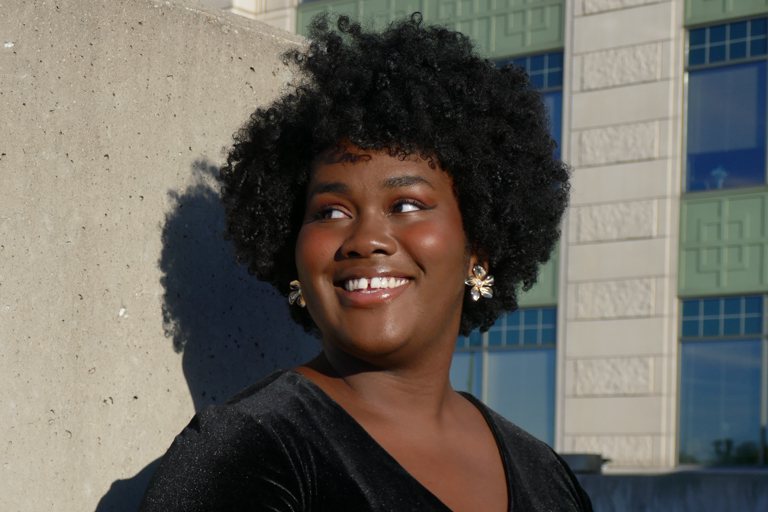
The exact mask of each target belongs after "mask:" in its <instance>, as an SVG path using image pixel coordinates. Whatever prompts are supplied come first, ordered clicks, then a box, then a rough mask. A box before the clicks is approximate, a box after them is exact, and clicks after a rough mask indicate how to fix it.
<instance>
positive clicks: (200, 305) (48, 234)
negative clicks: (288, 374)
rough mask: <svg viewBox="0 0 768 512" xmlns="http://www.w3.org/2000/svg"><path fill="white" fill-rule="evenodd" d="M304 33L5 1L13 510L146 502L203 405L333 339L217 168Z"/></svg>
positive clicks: (134, 7)
mask: <svg viewBox="0 0 768 512" xmlns="http://www.w3.org/2000/svg"><path fill="white" fill-rule="evenodd" d="M297 44H301V39H300V38H298V37H297V36H294V35H291V34H288V33H286V32H282V31H279V30H277V29H274V28H272V27H268V26H266V25H263V24H261V23H258V22H255V21H251V20H247V19H245V18H242V17H238V16H235V15H233V14H228V13H225V12H222V11H220V10H217V9H214V8H209V7H203V6H201V5H200V4H197V3H195V2H191V1H182V0H179V1H173V2H168V1H160V0H123V1H119V0H110V1H103V0H58V1H56V2H53V1H50V0H49V1H43V0H37V1H32V0H25V1H20V0H0V127H1V133H2V135H0V388H1V389H2V390H3V392H2V394H0V416H1V417H2V420H0V463H1V464H2V466H1V467H0V510H3V511H8V512H16V511H33V510H34V511H38V510H50V511H88V510H91V511H93V510H99V511H105V510H135V507H136V503H137V500H138V497H139V495H140V494H141V492H142V490H143V485H144V483H145V482H146V479H147V477H148V476H149V474H150V473H151V468H152V466H151V463H152V462H153V461H154V460H155V459H156V458H158V457H159V456H160V455H162V453H163V452H164V451H165V449H166V448H167V447H168V445H169V444H170V443H171V441H172V440H173V437H174V436H175V435H176V434H177V433H178V432H179V431H180V430H181V429H182V428H183V427H184V425H186V423H187V422H188V421H189V419H190V418H191V416H192V415H193V414H194V412H195V410H196V409H199V408H200V407H203V406H205V405H207V404H210V403H219V402H221V401H223V400H224V399H226V397H227V396H228V395H230V394H231V393H233V392H235V391H236V390H238V389H240V388H242V387H243V386H245V385H247V384H249V383H251V382H253V381H255V380H257V379H258V378H260V377H262V376H264V375H267V374H268V373H270V372H271V371H273V370H274V369H275V368H278V367H291V366H294V365H296V364H299V363H300V362H302V361H303V360H305V359H307V358H309V357H311V356H313V355H314V354H315V353H316V352H317V350H318V344H317V342H316V341H314V340H312V339H307V338H306V337H305V336H304V335H303V334H302V333H301V332H299V331H298V329H296V328H295V327H294V326H293V324H292V323H291V322H290V320H289V319H288V316H287V305H286V304H285V301H284V299H282V298H281V297H279V296H276V295H275V294H274V293H273V292H272V291H271V290H270V289H269V288H267V287H265V286H263V285H260V284H259V283H257V282H256V281H255V280H254V279H252V278H250V277H249V276H248V275H247V273H246V272H245V271H244V270H243V269H240V268H237V267H235V266H234V263H233V261H232V258H231V257H230V253H231V250H230V248H229V246H228V245H227V244H226V243H224V241H223V240H222V239H221V236H220V233H221V229H222V226H223V225H222V218H221V211H220V207H219V205H218V193H217V190H216V184H215V181H214V179H213V176H214V175H215V173H216V171H217V165H219V164H220V163H221V161H222V155H221V150H222V148H223V147H225V146H227V144H229V142H230V140H231V134H232V133H233V132H234V131H235V130H236V129H237V128H238V126H239V125H240V124H241V123H242V122H243V121H244V120H245V119H246V118H247V116H248V114H249V113H250V112H251V111H252V110H254V109H255V107H256V106H257V105H260V104H264V103H265V102H268V101H269V100H270V99H271V98H274V97H275V95H276V94H278V93H279V91H280V90H281V88H282V87H284V84H285V82H286V80H288V79H289V78H290V73H289V70H288V69H287V67H286V66H285V65H284V64H282V62H281V61H280V59H279V58H278V56H279V54H280V53H281V52H283V51H284V50H286V49H288V48H290V47H293V46H295V45H297ZM108 491H109V492H108Z"/></svg>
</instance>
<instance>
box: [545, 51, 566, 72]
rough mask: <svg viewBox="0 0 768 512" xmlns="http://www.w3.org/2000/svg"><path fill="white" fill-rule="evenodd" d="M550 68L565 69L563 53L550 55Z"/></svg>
mask: <svg viewBox="0 0 768 512" xmlns="http://www.w3.org/2000/svg"><path fill="white" fill-rule="evenodd" d="M547 67H548V68H550V69H551V68H562V67H563V52H555V53H550V54H549V55H548V59H547Z"/></svg>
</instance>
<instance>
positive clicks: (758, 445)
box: [679, 295, 768, 465]
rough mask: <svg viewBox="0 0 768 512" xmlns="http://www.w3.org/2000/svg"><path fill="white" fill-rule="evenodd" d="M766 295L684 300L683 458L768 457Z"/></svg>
mask: <svg viewBox="0 0 768 512" xmlns="http://www.w3.org/2000/svg"><path fill="white" fill-rule="evenodd" d="M765 304H766V301H765V297H764V296H761V295H753V296H743V297H722V298H705V299H691V300H684V301H683V304H682V308H683V311H682V313H683V315H682V337H681V346H680V436H679V461H680V463H681V464H686V463H689V464H707V465H757V464H765V463H766V462H767V461H768V460H767V458H768V451H767V448H766V438H765V428H766V414H768V338H767V337H766V332H765V327H764V326H763V319H764V316H765V315H764V305H765Z"/></svg>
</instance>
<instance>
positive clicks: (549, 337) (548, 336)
mask: <svg viewBox="0 0 768 512" xmlns="http://www.w3.org/2000/svg"><path fill="white" fill-rule="evenodd" d="M556 341H557V340H556V338H555V328H554V327H544V328H543V329H542V330H541V343H542V345H546V344H550V343H556Z"/></svg>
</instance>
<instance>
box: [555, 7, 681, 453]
mask: <svg viewBox="0 0 768 512" xmlns="http://www.w3.org/2000/svg"><path fill="white" fill-rule="evenodd" d="M682 4H683V2H682V1H681V0H673V1H669V0H668V1H654V0H651V1H649V0H574V1H573V2H571V3H570V4H569V7H570V9H569V12H568V17H567V18H566V23H567V24H568V25H569V29H570V34H571V41H572V44H570V45H568V44H566V49H565V52H566V58H565V60H566V62H569V63H570V64H571V67H570V70H569V71H570V74H569V80H567V83H568V84H569V87H568V88H569V89H570V90H565V91H564V95H566V96H568V98H569V99H570V111H566V113H565V114H564V123H563V124H564V126H565V127H566V128H565V132H566V133H565V134H564V136H567V137H569V139H568V141H569V145H568V146H569V154H566V155H564V158H565V159H566V160H568V161H570V162H571V164H572V165H573V167H574V177H573V198H572V206H571V208H570V213H569V218H568V226H567V230H566V238H567V243H566V244H564V250H563V251H562V253H561V254H563V255H564V256H565V259H566V260H567V261H566V262H564V263H563V266H564V270H565V272H562V273H561V281H560V289H561V301H560V306H561V308H563V307H564V308H565V315H564V316H565V325H564V326H563V327H564V328H563V329H562V331H563V333H562V335H561V338H560V340H561V341H562V344H563V345H564V347H562V348H561V352H560V353H561V355H562V358H563V359H564V364H563V367H562V371H563V373H562V374H561V375H560V377H561V381H560V382H562V383H563V384H564V386H561V387H560V389H561V392H562V397H561V400H560V401H559V405H560V410H559V412H560V415H559V418H560V420H559V424H558V434H559V435H560V437H559V439H560V443H561V444H560V446H559V448H560V449H561V450H563V451H566V452H570V451H576V452H596V453H602V454H603V455H604V456H605V457H607V458H610V459H611V460H612V462H611V464H609V467H614V468H621V467H631V468H642V467H648V468H663V467H671V466H672V465H674V439H675V435H674V433H675V425H674V408H675V396H676V390H675V379H674V372H675V367H676V359H675V354H676V346H677V345H676V343H677V341H676V325H677V316H676V315H677V305H676V304H677V303H676V300H675V291H676V284H677V276H676V267H677V265H676V250H677V215H678V213H677V212H678V210H679V194H680V188H679V187H680V186H679V183H680V172H681V169H680V159H679V150H678V147H679V144H680V142H679V141H680V133H681V120H680V115H681V114H680V113H681V111H682V109H681V108H680V101H681V98H682V92H681V91H682V65H681V59H682V47H681V41H682V39H683V37H682V36H683V28H682V25H681V22H680V20H681V17H680V15H681V13H682V7H683V5H682ZM561 268H563V267H561Z"/></svg>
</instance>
